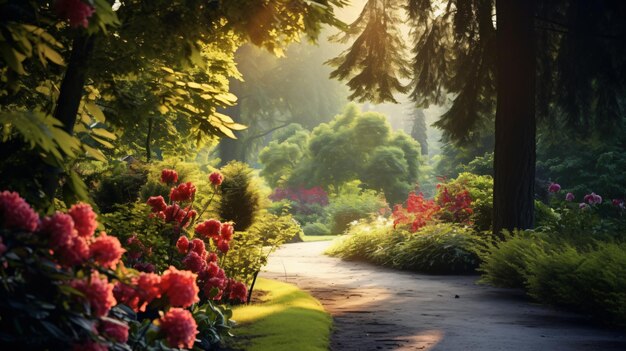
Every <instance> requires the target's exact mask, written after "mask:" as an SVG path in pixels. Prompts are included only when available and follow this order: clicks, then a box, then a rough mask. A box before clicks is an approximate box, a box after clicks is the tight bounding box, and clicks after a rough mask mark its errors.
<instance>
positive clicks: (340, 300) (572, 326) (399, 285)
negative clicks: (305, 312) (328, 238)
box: [261, 242, 626, 351]
mask: <svg viewBox="0 0 626 351" xmlns="http://www.w3.org/2000/svg"><path fill="white" fill-rule="evenodd" d="M329 244H330V243H329V242H312V243H297V244H288V245H285V246H284V247H283V248H281V249H280V250H278V251H277V252H276V253H274V254H273V255H272V256H271V257H270V260H269V264H268V265H267V267H266V268H265V269H264V271H263V272H262V273H261V276H263V277H266V278H271V279H278V280H281V281H285V282H288V283H292V284H295V285H297V286H299V287H300V288H302V289H304V290H307V291H309V292H310V293H311V294H312V295H313V296H315V297H316V298H317V299H318V300H320V302H321V303H322V304H323V305H324V307H325V308H326V310H328V312H329V313H330V314H331V315H332V316H333V318H334V325H335V330H334V332H333V335H332V337H331V348H332V350H333V351H343V350H347V351H352V350H363V351H366V350H367V351H369V350H436V351H455V350H480V351H482V350H484V351H496V350H503V351H517V350H523V351H570V350H571V351H582V350H585V351H595V350H598V351H617V350H621V351H623V350H626V335H625V333H624V332H623V331H620V330H611V329H604V328H601V327H599V326H594V325H593V324H591V323H589V321H588V320H586V319H585V318H583V317H582V316H580V315H576V314H570V313H565V312H562V311H556V310H553V309H550V308H547V307H545V306H541V305H537V304H533V303H532V302H531V301H529V300H528V299H526V298H525V297H524V295H523V294H521V293H520V292H519V291H516V290H509V289H497V288H492V287H487V286H481V285H476V284H475V281H476V280H477V276H434V275H420V274H414V273H409V272H401V271H395V270H391V269H387V268H382V267H379V266H374V265H370V264H367V263H362V262H348V261H342V260H340V259H336V258H332V257H327V256H324V255H323V252H324V250H325V249H326V248H327V247H328V246H329ZM294 351H295V350H294Z"/></svg>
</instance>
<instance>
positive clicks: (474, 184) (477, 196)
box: [435, 173, 493, 231]
mask: <svg viewBox="0 0 626 351" xmlns="http://www.w3.org/2000/svg"><path fill="white" fill-rule="evenodd" d="M444 189H445V190H447V191H448V192H449V193H450V194H452V196H454V197H456V196H457V195H458V194H461V193H463V192H464V191H467V192H468V193H469V198H470V199H471V203H470V204H469V206H470V207H471V209H472V214H470V216H469V220H470V221H471V222H472V223H473V226H474V228H476V230H477V231H485V230H490V228H491V223H492V220H493V218H492V217H493V214H492V212H493V178H492V177H491V176H488V175H482V176H481V175H476V174H472V173H461V174H459V176H458V177H456V178H455V179H451V180H449V181H447V182H444V183H442V184H441V186H440V187H439V188H438V192H437V195H436V197H435V198H436V199H437V201H438V202H440V201H441V197H442V192H443V190H444Z"/></svg>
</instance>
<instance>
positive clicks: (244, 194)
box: [217, 161, 268, 231]
mask: <svg viewBox="0 0 626 351" xmlns="http://www.w3.org/2000/svg"><path fill="white" fill-rule="evenodd" d="M221 172H222V174H223V175H224V181H223V182H222V185H221V187H220V189H221V195H222V196H221V200H220V201H219V204H218V206H217V214H218V217H219V218H221V219H222V220H223V221H233V222H234V223H235V224H234V225H235V230H237V231H245V230H247V229H248V228H249V227H250V226H251V225H252V224H254V221H255V219H256V218H257V217H258V216H259V214H260V212H261V210H263V208H264V207H265V205H266V204H265V203H264V200H263V199H266V198H267V197H268V194H265V193H264V189H265V186H264V185H263V183H262V181H261V179H260V178H259V177H258V176H257V175H256V174H254V170H253V169H252V168H250V166H248V165H247V164H245V163H242V162H237V161H233V162H230V163H228V164H227V165H226V166H224V167H223V168H222V169H221Z"/></svg>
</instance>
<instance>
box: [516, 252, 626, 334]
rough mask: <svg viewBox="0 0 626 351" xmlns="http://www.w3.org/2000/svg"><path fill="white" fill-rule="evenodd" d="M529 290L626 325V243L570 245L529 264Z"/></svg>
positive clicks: (543, 299) (546, 299)
mask: <svg viewBox="0 0 626 351" xmlns="http://www.w3.org/2000/svg"><path fill="white" fill-rule="evenodd" d="M529 267H530V269H529V275H528V293H529V294H530V295H531V296H532V297H534V298H536V299H537V300H539V301H541V302H545V303H550V304H553V305H557V306H564V307H567V308H570V309H573V310H576V311H580V312H583V313H586V314H589V315H592V316H594V317H595V318H597V319H598V320H602V321H606V322H610V323H617V324H621V325H626V245H625V244H612V243H601V244H598V246H597V247H596V248H594V249H592V250H591V251H588V252H585V251H581V250H580V249H576V248H574V247H571V246H566V247H563V248H561V249H560V250H558V251H555V252H551V253H550V254H547V255H541V256H538V258H537V260H535V261H534V262H531V264H530V265H529Z"/></svg>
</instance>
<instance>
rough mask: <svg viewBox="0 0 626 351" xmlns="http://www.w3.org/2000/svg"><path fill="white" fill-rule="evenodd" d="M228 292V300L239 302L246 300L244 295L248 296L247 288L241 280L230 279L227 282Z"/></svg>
mask: <svg viewBox="0 0 626 351" xmlns="http://www.w3.org/2000/svg"><path fill="white" fill-rule="evenodd" d="M229 289H230V294H229V295H228V298H229V299H230V300H239V301H241V302H245V301H246V297H248V288H247V287H246V285H245V284H244V283H242V282H235V281H231V283H230V284H229Z"/></svg>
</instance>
